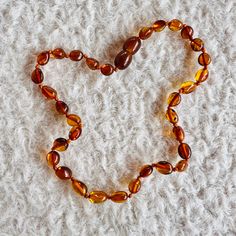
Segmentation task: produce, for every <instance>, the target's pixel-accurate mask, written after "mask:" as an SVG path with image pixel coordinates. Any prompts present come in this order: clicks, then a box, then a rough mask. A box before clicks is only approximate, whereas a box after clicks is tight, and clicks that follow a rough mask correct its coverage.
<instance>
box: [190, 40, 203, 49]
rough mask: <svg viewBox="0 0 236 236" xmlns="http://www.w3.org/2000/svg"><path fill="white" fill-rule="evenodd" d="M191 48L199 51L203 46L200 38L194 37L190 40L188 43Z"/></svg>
mask: <svg viewBox="0 0 236 236" xmlns="http://www.w3.org/2000/svg"><path fill="white" fill-rule="evenodd" d="M190 46H191V48H192V49H193V51H196V52H197V51H201V50H202V49H203V47H204V43H203V41H202V40H201V39H199V38H195V39H193V40H192V41H191V43H190Z"/></svg>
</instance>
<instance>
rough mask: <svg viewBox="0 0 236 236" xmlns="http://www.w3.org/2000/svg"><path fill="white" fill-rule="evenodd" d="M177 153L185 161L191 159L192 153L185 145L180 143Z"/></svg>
mask: <svg viewBox="0 0 236 236" xmlns="http://www.w3.org/2000/svg"><path fill="white" fill-rule="evenodd" d="M178 153H179V155H180V156H181V157H182V158H183V159H185V160H187V159H189V158H190V157H191V154H192V151H191V148H190V147H189V145H188V144H187V143H181V144H180V145H179V147H178Z"/></svg>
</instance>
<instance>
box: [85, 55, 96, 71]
mask: <svg viewBox="0 0 236 236" xmlns="http://www.w3.org/2000/svg"><path fill="white" fill-rule="evenodd" d="M86 64H87V66H88V67H89V68H90V69H91V70H97V69H98V68H99V62H98V61H97V60H96V59H94V58H86Z"/></svg>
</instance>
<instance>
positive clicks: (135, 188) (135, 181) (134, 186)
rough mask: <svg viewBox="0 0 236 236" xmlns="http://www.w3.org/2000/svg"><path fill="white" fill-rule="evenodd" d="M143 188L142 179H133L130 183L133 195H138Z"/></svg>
mask: <svg viewBox="0 0 236 236" xmlns="http://www.w3.org/2000/svg"><path fill="white" fill-rule="evenodd" d="M140 188H141V181H140V179H133V180H132V181H131V182H130V183H129V191H130V192H131V193H137V192H138V191H139V190H140Z"/></svg>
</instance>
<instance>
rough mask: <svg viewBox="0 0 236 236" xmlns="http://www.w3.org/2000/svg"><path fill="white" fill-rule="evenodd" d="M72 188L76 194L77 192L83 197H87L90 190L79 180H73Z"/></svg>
mask: <svg viewBox="0 0 236 236" xmlns="http://www.w3.org/2000/svg"><path fill="white" fill-rule="evenodd" d="M72 187H73V189H74V190H75V192H77V193H78V194H80V195H81V196H83V197H84V196H86V194H87V191H88V188H87V186H86V185H85V184H84V183H83V182H81V181H79V180H77V179H72Z"/></svg>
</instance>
